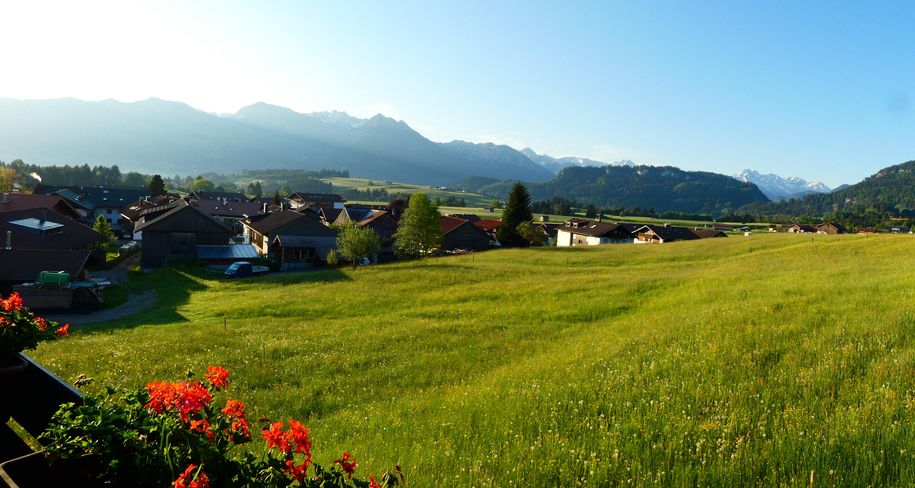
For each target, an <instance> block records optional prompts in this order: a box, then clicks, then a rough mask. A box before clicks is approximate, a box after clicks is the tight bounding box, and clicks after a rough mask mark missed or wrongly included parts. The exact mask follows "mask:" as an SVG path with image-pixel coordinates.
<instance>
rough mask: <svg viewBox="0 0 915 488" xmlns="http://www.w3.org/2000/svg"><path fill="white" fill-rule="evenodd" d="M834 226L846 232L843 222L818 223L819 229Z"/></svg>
mask: <svg viewBox="0 0 915 488" xmlns="http://www.w3.org/2000/svg"><path fill="white" fill-rule="evenodd" d="M830 226H831V227H833V228H835V229H836V230H837V231H839V232H845V227H842V224H837V223H835V222H823V223H822V224H817V229H819V228H820V227H830Z"/></svg>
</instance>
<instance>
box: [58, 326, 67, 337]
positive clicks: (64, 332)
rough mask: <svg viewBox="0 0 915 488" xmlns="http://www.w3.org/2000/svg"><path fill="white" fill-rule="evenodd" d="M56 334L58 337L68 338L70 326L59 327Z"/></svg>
mask: <svg viewBox="0 0 915 488" xmlns="http://www.w3.org/2000/svg"><path fill="white" fill-rule="evenodd" d="M56 334H57V336H58V337H60V336H64V337H67V336H69V335H70V324H64V325H61V326H60V328H58V329H57V332H56Z"/></svg>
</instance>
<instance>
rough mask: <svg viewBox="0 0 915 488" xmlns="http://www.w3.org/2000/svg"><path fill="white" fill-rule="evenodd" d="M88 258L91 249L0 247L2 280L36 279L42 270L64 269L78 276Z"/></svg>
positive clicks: (21, 280)
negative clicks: (9, 248)
mask: <svg viewBox="0 0 915 488" xmlns="http://www.w3.org/2000/svg"><path fill="white" fill-rule="evenodd" d="M88 259H89V251H70V250H42V249H27V250H24V249H13V250H5V249H2V248H0V281H13V282H18V283H22V282H26V281H34V280H36V279H38V274H39V273H41V272H42V271H63V272H66V273H70V275H71V276H76V275H78V274H79V273H80V272H81V271H82V270H83V267H85V266H86V260H88Z"/></svg>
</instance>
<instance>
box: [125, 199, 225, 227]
mask: <svg viewBox="0 0 915 488" xmlns="http://www.w3.org/2000/svg"><path fill="white" fill-rule="evenodd" d="M180 212H197V213H199V214H200V215H202V216H203V217H205V219H204V220H203V222H206V225H208V226H209V228H208V229H205V228H203V227H200V226H195V227H196V229H195V231H197V232H226V233H229V232H232V231H231V230H230V229H228V228H227V227H226V226H224V225H222V224H221V223H220V222H219V221H218V220H216V219H214V218H213V217H211V216H210V215H209V214H207V213H206V212H204V211H202V210H200V208H199V207H196V206H192V205H190V204H189V203H188V202H187V201H186V200H183V199H182V200H178V201H176V202H174V204H172V205H171V206H170V207H169V209H168V210H167V211H166V212H163V213H156V214H154V215H155V216H152V215H150V216H143V217H141V218H140V221H139V222H137V224H136V225H135V226H134V228H133V230H134V232H136V231H140V230H144V229H150V227H153V226H160V227H161V226H163V225H164V226H165V227H166V229H150V230H151V231H153V232H155V231H157V230H163V231H165V232H168V231H169V229H168V228H167V227H168V225H167V224H165V222H167V221H168V220H169V219H170V218H171V217H172V216H173V215H175V214H178V213H180Z"/></svg>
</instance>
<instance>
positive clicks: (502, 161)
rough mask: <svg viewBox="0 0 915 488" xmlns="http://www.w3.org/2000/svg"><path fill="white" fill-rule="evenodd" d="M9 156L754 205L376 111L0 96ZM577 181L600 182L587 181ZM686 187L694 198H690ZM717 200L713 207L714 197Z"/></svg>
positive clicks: (725, 189)
mask: <svg viewBox="0 0 915 488" xmlns="http://www.w3.org/2000/svg"><path fill="white" fill-rule="evenodd" d="M16 158H19V159H23V160H26V161H27V162H31V163H38V164H53V163H59V164H82V163H88V164H117V165H119V166H120V167H121V169H122V170H125V171H126V170H135V171H140V172H146V173H149V172H157V173H162V174H167V175H168V174H198V173H206V172H216V173H228V172H235V171H240V170H243V169H264V168H287V169H308V170H320V169H325V168H329V169H345V170H348V171H349V172H350V174H352V175H353V176H358V177H364V178H372V179H382V180H387V181H402V182H407V183H418V184H429V185H447V186H451V185H454V184H456V183H458V182H461V181H465V180H466V179H467V178H469V177H480V178H483V179H484V180H485V181H505V180H521V181H525V182H528V183H531V184H538V183H544V184H543V185H541V186H539V187H537V188H540V189H542V190H543V191H542V192H539V193H538V195H540V196H545V195H557V194H559V193H565V194H564V195H563V196H566V197H570V198H574V197H576V195H577V197H578V198H579V199H582V198H584V199H585V200H590V201H593V202H594V203H598V202H600V203H602V204H622V203H620V202H622V201H621V200H620V199H619V196H620V195H622V194H630V193H631V191H630V190H631V189H626V188H623V187H621V186H620V185H619V184H618V183H617V182H610V181H609V180H610V179H620V181H629V184H630V185H635V186H636V187H638V188H641V189H642V193H641V194H640V196H639V197H638V198H635V200H634V202H638V204H644V205H650V204H652V203H655V202H654V200H652V198H653V197H651V196H649V193H653V192H657V191H664V190H663V189H667V190H668V191H673V190H672V189H673V188H674V187H676V188H677V190H676V193H677V194H676V195H673V198H674V199H676V200H677V201H678V203H677V204H676V205H673V207H675V208H676V209H677V210H680V211H715V210H720V209H724V208H734V207H736V206H740V205H741V204H747V203H751V202H758V201H759V200H760V194H757V193H754V191H752V190H751V189H750V188H749V187H743V188H741V189H740V190H738V188H737V187H733V188H732V185H730V184H729V183H727V180H726V179H720V178H716V176H720V175H715V174H714V173H703V172H680V170H678V169H677V168H667V169H666V170H664V171H651V170H648V169H646V168H651V167H649V166H636V165H635V164H634V163H633V162H632V161H617V162H614V163H608V162H603V161H597V160H592V159H587V158H581V157H560V158H555V157H552V156H549V155H545V154H538V153H537V152H535V151H534V150H533V149H531V148H525V149H523V150H520V151H518V150H516V149H513V148H511V147H509V146H506V145H499V144H493V143H482V144H478V143H470V142H465V141H452V142H447V143H439V142H433V141H431V140H429V139H427V138H425V137H423V136H422V135H421V134H420V133H418V132H417V131H415V130H413V129H412V128H411V127H410V126H408V125H407V124H406V123H404V122H403V121H397V120H394V119H391V118H389V117H385V116H383V115H381V114H379V115H376V116H374V117H371V118H369V119H361V118H357V117H353V116H350V115H348V114H346V113H345V112H319V113H311V114H303V113H298V112H295V111H293V110H290V109H288V108H284V107H279V106H275V105H269V104H266V103H256V104H253V105H250V106H247V107H244V108H242V109H240V110H239V111H238V112H236V113H234V114H222V115H216V114H210V113H206V112H202V111H200V110H197V109H194V108H192V107H190V106H189V105H187V104H184V103H180V102H169V101H164V100H160V99H155V98H152V99H148V100H143V101H140V102H133V103H124V102H118V101H114V100H105V101H100V102H87V101H81V100H76V99H72V98H66V99H55V100H13V99H2V98H0V160H7V161H9V160H12V159H16ZM589 168H590V169H594V170H599V169H601V168H603V169H601V170H600V171H597V172H594V171H591V170H590V169H589ZM609 168H641V169H639V170H638V171H625V172H620V171H611V170H610V169H609ZM567 170H574V171H567ZM579 170H582V171H579ZM584 170H587V171H584ZM674 170H676V171H675V172H674V173H672V171H674ZM589 171H590V172H589ZM678 172H679V173H678ZM566 173H567V174H566ZM671 174H677V175H678V177H682V178H684V179H685V180H690V183H689V184H687V185H682V184H680V183H682V182H677V181H675V180H676V179H671V180H670V181H669V182H664V183H662V181H661V180H664V179H669V177H670V175H671ZM582 175H590V176H589V177H594V178H598V179H599V181H591V182H585V181H583V180H582V179H581V176H582ZM634 178H635V179H634ZM733 178H734V179H736V180H738V181H741V182H744V183H749V184H751V185H750V186H752V185H753V184H755V185H756V186H758V188H759V190H761V191H762V195H765V197H766V198H768V199H770V200H782V199H787V198H796V197H800V196H803V195H806V194H809V193H824V192H829V191H831V190H830V189H829V188H828V187H827V186H826V185H823V184H822V183H818V182H807V181H805V180H803V179H801V178H782V177H779V176H777V175H772V174H761V173H760V172H757V171H753V170H745V171H743V172H741V173H740V174H737V175H734V176H733ZM636 179H637V180H638V183H636ZM570 182H574V183H575V184H570ZM503 186H504V185H503ZM624 186H625V185H624ZM497 187H498V185H497ZM547 189H551V190H549V191H547ZM684 189H690V191H692V192H696V191H698V192H699V194H698V195H687V194H686V193H684ZM567 192H576V193H575V195H573V194H570V193H567ZM601 192H604V193H607V192H612V193H613V194H610V193H607V194H602V193H601ZM715 192H719V194H720V195H721V198H718V199H717V200H716V198H715V196H714V194H715ZM725 194H727V195H728V196H727V197H725V196H724V195H725ZM665 201H667V200H665ZM633 204H635V203H633Z"/></svg>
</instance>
